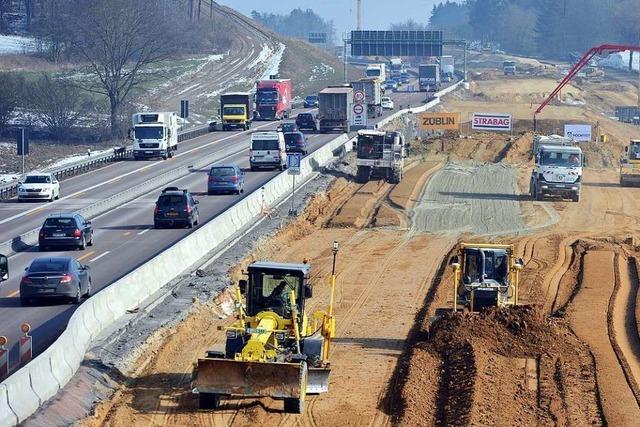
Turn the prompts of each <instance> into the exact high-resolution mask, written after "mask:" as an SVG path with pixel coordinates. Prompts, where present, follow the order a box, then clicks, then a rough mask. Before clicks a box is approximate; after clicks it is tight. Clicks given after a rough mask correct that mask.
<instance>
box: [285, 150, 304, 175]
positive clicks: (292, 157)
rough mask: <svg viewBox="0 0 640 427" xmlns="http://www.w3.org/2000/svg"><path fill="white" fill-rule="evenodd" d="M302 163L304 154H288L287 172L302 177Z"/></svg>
mask: <svg viewBox="0 0 640 427" xmlns="http://www.w3.org/2000/svg"><path fill="white" fill-rule="evenodd" d="M301 161H302V153H288V154H287V170H288V171H289V175H300V162H301Z"/></svg>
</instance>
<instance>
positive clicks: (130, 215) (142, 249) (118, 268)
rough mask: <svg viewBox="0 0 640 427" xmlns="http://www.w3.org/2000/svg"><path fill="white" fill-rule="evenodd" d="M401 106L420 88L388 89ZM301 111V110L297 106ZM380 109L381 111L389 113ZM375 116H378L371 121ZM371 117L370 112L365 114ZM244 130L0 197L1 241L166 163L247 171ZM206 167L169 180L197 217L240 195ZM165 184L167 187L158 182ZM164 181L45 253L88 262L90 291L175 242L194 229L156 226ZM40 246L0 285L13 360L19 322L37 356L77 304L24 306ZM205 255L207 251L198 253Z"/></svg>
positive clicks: (316, 140)
mask: <svg viewBox="0 0 640 427" xmlns="http://www.w3.org/2000/svg"><path fill="white" fill-rule="evenodd" d="M390 96H391V97H392V98H393V99H394V102H395V107H396V109H398V107H399V106H400V105H403V106H406V105H408V104H411V105H412V106H418V105H422V103H423V101H424V99H425V94H424V93H401V92H400V93H394V94H391V95H390ZM298 111H302V110H298ZM392 113H393V111H385V112H384V114H383V117H386V116H388V115H389V114H392ZM376 121H377V120H376ZM370 122H371V119H370ZM278 124H279V123H278V122H256V123H254V127H253V129H252V131H255V130H257V129H264V130H267V129H274V128H275V127H277V126H278ZM250 132H251V131H249V132H214V133H210V134H207V135H204V136H201V137H198V138H195V139H193V140H189V141H185V142H183V143H181V144H180V146H179V151H178V153H177V155H176V156H175V157H174V159H172V160H168V161H123V162H118V163H113V164H110V165H108V166H106V167H103V168H101V169H97V170H94V171H91V172H88V173H86V174H83V175H79V176H76V177H72V178H68V179H66V180H64V181H62V182H61V185H62V187H61V191H62V198H61V200H59V201H56V202H53V203H48V204H47V203H40V202H38V203H17V201H15V200H13V201H8V202H3V203H0V241H7V240H10V239H12V238H14V237H16V236H17V235H19V234H21V233H24V232H26V231H29V230H32V229H34V228H37V227H39V226H40V225H41V224H42V222H43V220H44V218H45V217H46V216H47V215H48V214H49V213H51V212H66V211H73V210H76V209H78V208H80V207H82V206H86V205H88V204H91V203H93V202H96V201H98V200H103V199H106V198H108V197H110V196H112V195H114V194H117V193H119V192H121V191H123V190H125V189H127V188H130V187H132V186H134V185H136V184H139V183H141V182H144V181H147V180H150V179H153V178H154V177H157V176H158V175H160V174H162V173H164V172H166V171H168V170H170V169H171V168H175V167H179V166H185V165H191V164H193V163H194V162H195V161H200V160H202V159H203V158H205V157H206V158H208V159H210V164H211V165H213V164H216V163H236V164H239V165H240V166H241V167H242V168H245V170H248V167H249V159H248V147H249V133H250ZM336 136H337V134H329V135H324V134H323V135H321V134H307V138H308V144H309V151H310V152H311V151H315V150H316V149H318V148H320V147H322V146H323V145H324V144H326V143H327V142H328V141H330V140H332V139H334V138H335V137H336ZM207 172H208V167H207V168H202V169H199V170H192V171H191V172H190V173H188V175H187V176H185V177H183V178H181V179H178V180H177V181H175V182H173V183H172V184H171V185H172V186H177V187H179V188H188V189H189V190H190V191H192V192H193V193H194V195H195V197H196V198H197V199H199V200H200V204H199V215H200V224H203V223H205V222H207V221H209V220H211V219H212V218H214V217H215V216H217V215H219V214H220V213H221V212H223V211H224V210H225V209H227V208H228V207H229V206H230V205H232V204H233V203H235V202H236V201H237V200H238V198H240V197H244V196H243V195H240V196H235V195H216V196H208V195H206V182H207ZM277 173H279V172H278V171H259V172H247V175H246V182H245V193H244V194H245V195H247V194H249V193H251V192H252V191H253V190H255V189H258V188H260V187H261V186H262V185H263V184H264V183H265V182H267V181H268V180H269V179H271V178H272V177H274V176H275V175H276V174H277ZM162 187H164V186H162ZM160 189H161V188H156V189H155V190H153V191H150V192H148V193H147V194H145V195H143V196H141V197H139V198H137V199H135V200H133V201H131V202H129V203H125V204H124V205H122V206H120V207H117V208H115V209H112V210H111V211H109V212H107V213H105V214H103V215H100V216H98V217H96V218H93V219H92V222H93V227H94V230H95V231H94V232H95V238H94V242H95V243H94V246H92V247H87V249H86V250H84V251H66V252H54V251H51V252H47V254H50V255H59V254H67V255H72V256H75V257H76V258H77V259H78V260H79V261H80V262H81V263H83V264H87V265H89V266H90V267H91V276H92V282H93V285H92V286H93V292H94V293H95V292H98V291H100V289H103V288H104V287H106V286H108V285H109V284H111V283H113V282H114V281H116V280H117V279H119V278H120V277H122V276H124V275H126V274H127V273H128V272H130V271H132V270H133V269H135V268H136V267H137V266H139V265H141V264H143V263H144V262H146V261H147V260H149V259H151V258H152V257H154V256H155V255H156V254H158V253H160V252H162V251H163V250H165V249H166V248H168V247H170V246H171V245H173V244H174V243H175V242H177V241H179V240H180V239H182V238H183V237H185V236H187V235H188V234H190V233H191V232H192V231H193V230H189V229H186V228H185V229H162V230H154V229H153V207H154V203H155V201H156V199H157V197H158V194H159V192H160ZM41 255H42V253H40V252H38V248H32V249H30V250H27V251H24V252H19V253H17V254H15V255H14V256H12V257H10V259H9V268H10V280H8V281H7V282H3V283H2V284H0V318H1V319H2V323H1V324H0V335H4V336H6V337H7V338H8V339H9V348H10V364H11V365H12V366H13V365H15V364H16V363H17V360H18V353H19V349H18V346H17V342H18V338H19V336H20V335H21V334H20V325H21V324H22V323H23V322H29V324H31V326H32V333H31V335H32V336H33V343H34V347H33V355H34V357H35V356H36V355H38V354H39V353H40V352H42V351H43V350H44V349H46V348H47V347H48V346H49V345H50V344H51V343H52V342H53V341H54V340H55V339H56V338H57V337H58V335H59V334H60V333H61V332H62V331H63V330H64V328H65V327H66V324H67V321H68V319H69V317H70V316H71V314H72V313H73V311H74V310H75V306H74V305H71V304H64V303H62V302H43V303H42V304H38V305H36V306H30V307H21V305H20V299H19V282H20V278H21V275H22V272H23V271H24V269H25V268H26V267H27V266H28V265H29V264H30V262H31V261H32V260H33V259H34V258H36V257H38V256H41ZM203 255H204V254H203Z"/></svg>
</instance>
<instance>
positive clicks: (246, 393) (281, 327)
mask: <svg viewBox="0 0 640 427" xmlns="http://www.w3.org/2000/svg"><path fill="white" fill-rule="evenodd" d="M333 253H334V269H333V270H334V272H333V274H332V276H331V299H330V304H329V308H328V310H326V311H324V310H323V311H317V312H315V313H314V314H313V315H312V316H311V318H309V317H308V316H307V314H306V312H305V301H306V300H307V299H308V298H311V296H312V291H313V287H312V285H311V283H309V273H310V269H311V266H310V265H309V264H308V262H306V261H305V262H304V263H302V264H291V263H275V262H267V261H261V262H255V263H253V264H251V265H249V267H248V269H247V270H248V271H247V272H246V275H247V276H248V280H240V281H239V283H238V285H239V286H238V290H237V295H236V298H237V302H236V311H237V313H236V321H235V322H234V323H233V324H232V325H231V326H229V327H227V328H226V343H225V345H224V348H218V349H212V350H209V351H207V354H206V356H205V357H203V358H200V359H198V361H197V364H196V366H195V369H194V373H193V381H192V386H193V392H194V393H197V394H198V395H199V407H200V409H216V408H218V407H219V406H220V403H221V398H223V397H224V398H229V397H236V398H237V397H240V398H247V397H254V398H260V397H271V398H276V399H283V400H284V410H285V412H288V413H302V412H303V410H304V401H305V397H306V395H307V394H319V393H324V392H327V391H328V389H329V373H330V371H331V367H330V363H329V360H328V359H329V349H330V344H331V338H333V337H334V336H335V318H334V315H333V301H334V291H335V254H336V253H337V242H334V247H333Z"/></svg>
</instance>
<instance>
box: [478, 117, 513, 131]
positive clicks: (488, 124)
mask: <svg viewBox="0 0 640 427" xmlns="http://www.w3.org/2000/svg"><path fill="white" fill-rule="evenodd" d="M471 129H473V130H497V131H501V130H506V131H510V130H511V114H505V113H473V117H472V119H471Z"/></svg>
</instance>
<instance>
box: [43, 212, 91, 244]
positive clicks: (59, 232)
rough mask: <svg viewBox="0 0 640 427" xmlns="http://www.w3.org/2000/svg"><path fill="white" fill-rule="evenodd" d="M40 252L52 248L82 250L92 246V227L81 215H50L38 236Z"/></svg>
mask: <svg viewBox="0 0 640 427" xmlns="http://www.w3.org/2000/svg"><path fill="white" fill-rule="evenodd" d="M38 246H39V249H40V251H46V250H48V249H49V248H52V247H54V246H55V247H60V246H70V247H74V248H78V249H80V250H83V249H84V248H85V247H86V246H93V227H91V221H87V220H86V219H84V217H82V216H81V215H78V214H74V213H69V214H51V215H49V216H48V217H47V219H45V220H44V224H42V228H41V229H40V233H39V234H38Z"/></svg>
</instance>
